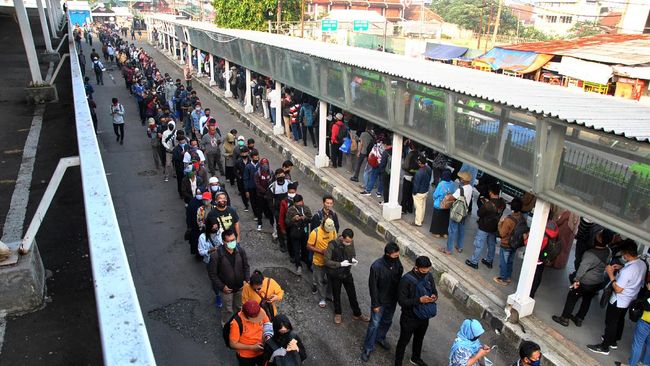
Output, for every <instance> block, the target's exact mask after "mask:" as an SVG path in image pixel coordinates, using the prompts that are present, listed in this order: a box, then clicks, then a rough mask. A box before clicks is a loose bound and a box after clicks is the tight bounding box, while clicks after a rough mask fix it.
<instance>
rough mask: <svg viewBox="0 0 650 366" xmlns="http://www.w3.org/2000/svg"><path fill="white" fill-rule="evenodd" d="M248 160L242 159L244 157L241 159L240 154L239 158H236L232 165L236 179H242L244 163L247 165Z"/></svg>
mask: <svg viewBox="0 0 650 366" xmlns="http://www.w3.org/2000/svg"><path fill="white" fill-rule="evenodd" d="M249 161H250V160H249V159H246V161H244V159H242V157H241V156H240V157H239V159H237V161H236V162H235V165H234V167H235V177H237V179H239V180H242V179H244V170H245V169H246V165H248V162H249Z"/></svg>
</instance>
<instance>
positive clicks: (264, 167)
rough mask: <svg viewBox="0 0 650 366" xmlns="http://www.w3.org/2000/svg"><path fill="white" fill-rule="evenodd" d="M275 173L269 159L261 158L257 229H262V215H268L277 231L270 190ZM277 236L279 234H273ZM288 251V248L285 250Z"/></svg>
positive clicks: (257, 187) (257, 186) (256, 179)
mask: <svg viewBox="0 0 650 366" xmlns="http://www.w3.org/2000/svg"><path fill="white" fill-rule="evenodd" d="M273 178H274V177H273V174H272V172H271V167H270V166H269V159H267V158H262V159H260V163H259V167H258V169H257V172H255V175H254V180H255V193H256V196H257V197H256V199H257V212H258V215H257V231H260V230H262V217H263V216H266V218H267V219H268V220H269V223H270V224H271V227H272V228H273V230H274V233H275V226H273V225H274V224H275V216H274V215H273V211H272V210H271V205H272V203H271V193H270V190H269V185H270V184H271V182H272V181H273ZM273 238H274V239H275V238H277V234H275V235H274V236H273ZM284 251H286V249H285V250H284Z"/></svg>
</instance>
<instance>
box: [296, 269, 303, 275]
mask: <svg viewBox="0 0 650 366" xmlns="http://www.w3.org/2000/svg"><path fill="white" fill-rule="evenodd" d="M296 273H297V274H298V276H302V267H298V268H296Z"/></svg>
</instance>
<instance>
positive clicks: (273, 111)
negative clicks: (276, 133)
mask: <svg viewBox="0 0 650 366" xmlns="http://www.w3.org/2000/svg"><path fill="white" fill-rule="evenodd" d="M276 109H277V108H271V122H273V124H274V125H275V110H276Z"/></svg>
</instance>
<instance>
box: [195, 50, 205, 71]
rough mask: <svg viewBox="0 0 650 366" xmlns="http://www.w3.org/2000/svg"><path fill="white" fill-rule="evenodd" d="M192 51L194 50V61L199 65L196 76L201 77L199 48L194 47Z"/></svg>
mask: <svg viewBox="0 0 650 366" xmlns="http://www.w3.org/2000/svg"><path fill="white" fill-rule="evenodd" d="M194 52H196V63H197V65H198V66H199V67H198V70H196V77H199V78H200V77H202V76H203V64H202V63H201V50H200V49H198V48H197V49H195V50H194Z"/></svg>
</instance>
